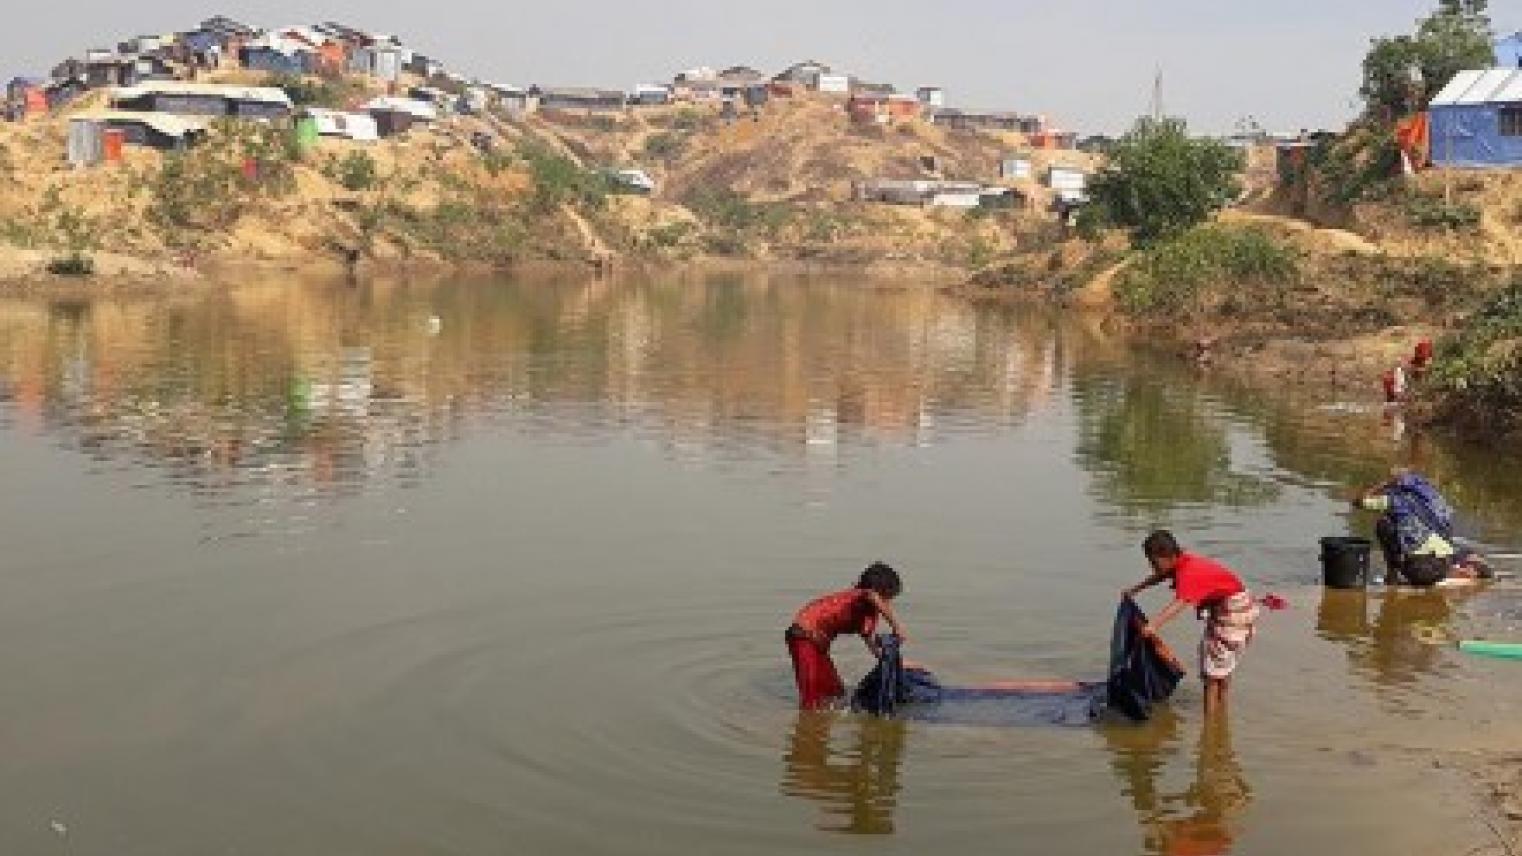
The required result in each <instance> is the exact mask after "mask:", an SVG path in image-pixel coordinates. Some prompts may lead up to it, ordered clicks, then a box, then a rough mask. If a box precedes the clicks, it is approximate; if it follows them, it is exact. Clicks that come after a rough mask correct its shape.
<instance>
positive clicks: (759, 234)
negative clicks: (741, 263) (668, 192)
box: [682, 187, 793, 256]
mask: <svg viewBox="0 0 1522 856" xmlns="http://www.w3.org/2000/svg"><path fill="white" fill-rule="evenodd" d="M682 203H683V204H684V205H686V206H687V209H688V210H689V211H691V212H692V213H693V214H694V215H696V216H697V217H698V219H700V220H702V221H703V223H704V224H705V225H706V226H707V227H708V234H707V235H706V236H705V238H704V243H705V244H706V245H707V248H708V250H709V251H710V252H712V253H715V254H717V255H724V256H737V255H744V254H745V253H746V252H747V251H748V250H749V248H750V243H751V241H753V240H755V239H757V238H761V239H772V238H775V237H776V236H777V235H778V234H779V233H781V232H782V230H783V229H785V228H786V227H787V226H788V224H790V223H791V222H792V220H793V210H792V208H791V207H790V206H788V205H786V204H783V203H778V202H752V201H750V200H749V199H747V198H745V196H744V195H742V194H740V193H738V192H736V191H734V190H731V189H729V188H727V187H700V188H698V189H696V190H693V191H691V192H689V193H688V194H687V195H686V196H685V197H683V199H682Z"/></svg>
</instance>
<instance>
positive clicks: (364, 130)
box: [306, 107, 380, 143]
mask: <svg viewBox="0 0 1522 856" xmlns="http://www.w3.org/2000/svg"><path fill="white" fill-rule="evenodd" d="M306 114H307V115H308V116H310V117H312V120H313V121H315V122H316V123H317V133H318V134H319V135H321V136H324V137H343V138H344V139H349V140H354V141H355V142H360V143H371V142H374V141H376V140H378V139H380V123H379V122H377V121H376V119H375V117H374V116H372V115H370V114H369V113H347V112H344V111H343V110H326V109H322V108H319V107H308V108H307V110H306Z"/></svg>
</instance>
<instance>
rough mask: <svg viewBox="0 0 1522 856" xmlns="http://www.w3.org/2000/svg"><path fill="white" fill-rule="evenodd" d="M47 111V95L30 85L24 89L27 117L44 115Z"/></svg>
mask: <svg viewBox="0 0 1522 856" xmlns="http://www.w3.org/2000/svg"><path fill="white" fill-rule="evenodd" d="M47 112H48V95H47V93H46V92H43V91H42V89H41V88H39V87H35V86H34V87H32V88H31V89H28V90H27V91H26V116H27V118H28V119H30V118H33V117H36V116H45V115H47Z"/></svg>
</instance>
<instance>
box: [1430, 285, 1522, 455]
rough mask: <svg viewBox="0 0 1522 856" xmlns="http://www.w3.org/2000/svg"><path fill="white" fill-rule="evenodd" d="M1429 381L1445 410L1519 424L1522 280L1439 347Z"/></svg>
mask: <svg viewBox="0 0 1522 856" xmlns="http://www.w3.org/2000/svg"><path fill="white" fill-rule="evenodd" d="M1430 377H1431V383H1432V384H1433V386H1434V387H1435V388H1436V390H1437V391H1438V393H1439V395H1440V396H1442V397H1443V398H1445V399H1447V403H1448V404H1449V406H1450V407H1461V408H1463V409H1466V410H1480V411H1485V412H1489V413H1490V414H1492V415H1495V416H1498V417H1500V419H1501V421H1504V422H1507V423H1510V424H1513V425H1515V424H1516V423H1518V421H1519V420H1522V275H1519V276H1517V277H1516V278H1515V279H1513V281H1512V283H1511V285H1510V286H1509V287H1507V288H1506V289H1505V290H1503V291H1501V292H1500V293H1499V294H1497V295H1496V296H1495V297H1493V298H1492V299H1491V300H1490V301H1489V302H1487V303H1486V304H1485V305H1484V306H1483V307H1482V308H1481V309H1480V310H1479V311H1477V312H1475V313H1474V314H1473V315H1472V316H1471V317H1470V318H1469V319H1468V321H1467V323H1465V325H1464V326H1463V328H1462V329H1461V330H1460V331H1459V332H1458V333H1457V334H1455V335H1452V336H1449V337H1448V338H1446V339H1444V340H1443V341H1442V342H1441V343H1439V345H1438V348H1437V355H1436V360H1435V361H1434V362H1433V366H1432V372H1431V375H1430Z"/></svg>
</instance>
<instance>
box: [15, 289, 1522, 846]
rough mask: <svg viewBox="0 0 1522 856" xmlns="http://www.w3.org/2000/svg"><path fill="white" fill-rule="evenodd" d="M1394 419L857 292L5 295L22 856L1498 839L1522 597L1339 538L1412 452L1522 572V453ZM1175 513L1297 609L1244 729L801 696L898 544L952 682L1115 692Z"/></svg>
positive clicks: (936, 306) (1193, 690)
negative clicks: (1103, 687) (1324, 554)
mask: <svg viewBox="0 0 1522 856" xmlns="http://www.w3.org/2000/svg"><path fill="white" fill-rule="evenodd" d="M1369 403H1370V401H1369V400H1368V399H1367V398H1356V397H1355V398H1353V399H1350V400H1346V401H1340V402H1339V401H1330V402H1329V401H1326V400H1324V399H1322V398H1319V397H1316V396H1311V395H1303V394H1300V393H1298V392H1296V391H1295V390H1292V389H1283V390H1268V391H1265V390H1263V389H1255V390H1249V389H1242V388H1238V387H1236V386H1234V385H1232V384H1231V383H1229V382H1227V381H1224V380H1221V379H1218V378H1209V377H1204V378H1202V377H1199V376H1197V375H1195V374H1193V373H1191V372H1190V371H1188V370H1186V369H1185V368H1184V367H1183V366H1180V365H1178V364H1177V363H1176V362H1174V361H1172V360H1170V359H1167V358H1164V357H1159V356H1153V355H1149V354H1147V353H1146V352H1144V351H1140V350H1136V349H1134V348H1131V347H1128V346H1126V345H1124V344H1121V343H1117V342H1114V341H1112V340H1110V339H1108V338H1106V337H1105V336H1104V335H1102V334H1101V333H1099V332H1097V331H1095V330H1093V329H1089V328H1086V327H1085V326H1084V325H1083V324H1080V323H1075V322H1072V321H1063V320H1059V319H1055V318H1052V317H1050V316H1047V315H1044V314H1042V313H1037V312H1020V311H1012V310H1001V309H984V308H976V307H972V306H969V305H967V304H965V303H962V302H958V301H956V300H953V299H950V298H946V297H942V296H938V295H937V294H935V293H934V292H933V291H931V290H929V289H925V288H919V287H905V286H902V285H885V284H881V283H872V282H865V281H856V280H852V279H848V278H840V277H833V278H822V277H816V278H808V277H797V276H789V277H767V276H764V275H757V276H707V277H703V276H676V275H672V276H651V277H644V278H629V279H624V280H618V281H589V280H585V279H580V278H559V279H557V278H536V279H533V280H506V281H488V282H442V283H368V284H345V283H342V282H309V283H290V282H250V283H248V284H247V285H245V286H242V287H238V288H234V289H231V290H229V291H227V292H225V293H224V292H217V293H205V294H193V295H185V296H178V297H162V298H154V299H148V298H137V299H123V300H111V299H99V300H86V301H59V302H49V301H47V300H45V299H24V300H22V299H16V300H6V301H0V474H3V484H4V490H3V491H0V540H3V543H4V551H3V554H0V555H3V558H0V680H3V682H4V687H5V691H4V693H0V723H3V726H0V757H3V758H4V764H3V766H0V852H4V853H8V854H9V853H15V854H31V853H37V854H53V853H59V854H112V856H129V855H130V854H145V856H146V854H155V855H156V856H158V855H160V854H210V853H246V854H272V853H280V854H325V856H334V854H422V853H430V854H433V853H437V854H446V853H447V854H477V853H651V854H670V853H712V854H771V853H780V852H796V853H850V854H862V853H926V852H932V851H935V850H939V851H942V852H968V853H987V852H1029V853H1075V854H1080V853H1135V852H1141V853H1226V852H1232V853H1259V854H1276V853H1287V852H1301V853H1370V854H1381V856H1390V854H1402V853H1413V854H1414V853H1424V854H1425V853H1454V854H1462V853H1465V852H1466V851H1469V850H1471V849H1472V848H1475V847H1480V846H1484V845H1486V844H1488V843H1490V841H1491V838H1490V836H1491V833H1490V832H1489V831H1488V830H1487V829H1486V827H1485V826H1484V824H1483V823H1482V821H1481V820H1480V819H1479V818H1480V816H1481V815H1482V814H1483V813H1484V811H1486V806H1485V805H1484V803H1483V802H1482V801H1479V800H1477V798H1476V794H1475V789H1474V788H1473V787H1472V786H1471V785H1472V780H1471V778H1470V777H1469V775H1468V773H1467V771H1466V769H1465V767H1464V764H1463V762H1464V761H1465V759H1470V760H1473V759H1481V758H1484V757H1486V756H1487V755H1489V754H1490V753H1495V752H1501V751H1504V750H1509V749H1514V748H1515V747H1516V745H1517V738H1518V737H1519V736H1522V735H1519V732H1522V728H1519V727H1518V726H1517V725H1516V723H1517V722H1518V714H1519V712H1522V692H1519V691H1518V690H1517V689H1516V687H1517V680H1516V678H1517V676H1518V672H1517V671H1516V670H1517V669H1518V668H1522V667H1519V666H1517V665H1516V664H1507V663H1499V662H1493V661H1486V660H1479V659H1468V658H1465V657H1463V656H1461V655H1460V654H1458V653H1457V652H1456V651H1455V650H1454V649H1453V647H1452V644H1451V642H1452V640H1454V639H1456V638H1461V637H1465V636H1473V635H1488V636H1492V637H1496V638H1507V636H1508V634H1510V638H1522V599H1519V598H1518V597H1517V596H1516V593H1515V592H1514V590H1513V589H1512V588H1511V587H1510V586H1509V585H1505V584H1502V585H1498V586H1495V587H1493V588H1491V589H1489V590H1487V591H1482V592H1467V593H1426V594H1418V593H1399V594H1388V595H1387V594H1385V593H1383V592H1380V591H1378V590H1374V591H1371V592H1369V593H1367V594H1362V593H1360V594H1347V593H1329V594H1324V593H1323V592H1322V591H1321V589H1320V587H1319V586H1318V585H1317V584H1316V583H1317V568H1316V540H1317V538H1318V537H1320V536H1322V535H1333V534H1345V533H1348V532H1351V531H1360V530H1363V529H1365V528H1367V527H1368V525H1369V524H1370V521H1369V520H1368V519H1366V518H1364V517H1361V516H1357V515H1353V514H1351V513H1349V512H1347V511H1345V509H1344V506H1343V503H1342V496H1343V494H1344V493H1345V492H1346V491H1347V490H1348V488H1349V487H1350V486H1351V485H1354V484H1358V483H1362V482H1367V481H1370V480H1372V479H1374V478H1375V477H1377V476H1378V475H1379V473H1380V472H1382V471H1383V470H1385V469H1386V468H1387V467H1389V466H1390V465H1391V464H1393V463H1416V464H1418V465H1420V466H1422V467H1423V468H1425V469H1426V470H1428V471H1429V472H1432V473H1434V474H1435V475H1436V476H1437V477H1438V478H1440V479H1441V480H1442V482H1443V484H1444V486H1445V487H1446V488H1447V489H1448V490H1449V492H1450V494H1451V495H1452V497H1453V498H1454V499H1455V500H1456V501H1457V504H1459V505H1460V506H1461V508H1462V509H1463V511H1464V515H1465V524H1464V525H1465V527H1466V528H1467V530H1468V532H1469V533H1470V534H1471V535H1472V536H1473V537H1474V538H1475V539H1476V540H1477V541H1479V542H1480V543H1482V544H1485V545H1487V546H1489V547H1491V548H1494V549H1499V550H1506V549H1510V550H1512V551H1515V550H1516V549H1517V546H1516V544H1517V542H1519V541H1522V480H1519V474H1522V467H1519V466H1518V464H1519V461H1518V459H1517V458H1515V457H1511V456H1509V455H1508V454H1507V453H1504V452H1496V451H1494V450H1485V449H1479V448H1471V447H1466V446H1464V445H1462V444H1458V443H1455V442H1453V441H1450V440H1445V439H1443V438H1440V437H1433V436H1426V435H1421V434H1418V433H1415V432H1410V431H1407V432H1404V433H1402V432H1400V431H1399V430H1398V427H1399V426H1397V425H1393V424H1391V423H1390V422H1389V420H1387V419H1384V418H1382V415H1381V414H1380V413H1379V412H1378V411H1377V410H1374V409H1371V408H1370V407H1369ZM1156 525H1168V526H1172V527H1175V528H1176V529H1177V530H1178V531H1179V532H1180V534H1181V535H1182V537H1183V538H1184V539H1185V540H1186V542H1187V543H1188V545H1190V546H1192V547H1195V548H1197V549H1199V550H1202V551H1204V552H1207V553H1210V554H1213V555H1216V556H1219V557H1221V558H1223V559H1225V560H1227V561H1228V562H1230V563H1231V564H1233V565H1234V566H1237V567H1238V568H1239V569H1240V570H1241V571H1242V572H1243V573H1244V575H1245V576H1246V577H1247V578H1248V580H1249V582H1250V584H1251V585H1252V586H1253V587H1254V588H1255V589H1256V590H1257V591H1259V592H1262V593H1266V592H1275V593H1278V594H1281V595H1283V596H1284V597H1286V598H1287V599H1288V600H1289V601H1290V603H1291V609H1289V610H1288V611H1285V612H1280V613H1274V614H1272V615H1271V616H1269V617H1268V618H1267V619H1266V620H1265V622H1264V624H1263V627H1262V630H1261V634H1260V636H1259V639H1258V640H1257V642H1256V643H1255V645H1254V647H1253V649H1252V650H1251V652H1250V655H1249V656H1248V658H1247V660H1246V663H1245V665H1244V668H1243V672H1242V674H1241V676H1240V678H1239V681H1238V683H1237V686H1236V687H1235V689H1234V690H1233V693H1234V698H1233V700H1232V703H1233V709H1232V712H1231V717H1230V722H1229V726H1228V727H1225V728H1217V727H1206V726H1205V725H1204V724H1203V723H1202V722H1201V717H1200V715H1199V711H1198V707H1199V703H1200V697H1199V696H1200V690H1199V685H1198V682H1197V681H1195V680H1193V679H1191V680H1190V681H1189V682H1187V683H1186V684H1185V685H1184V687H1183V689H1182V690H1181V692H1180V694H1179V696H1178V698H1177V699H1176V702H1175V703H1174V704H1173V705H1172V706H1171V707H1170V708H1169V709H1166V710H1165V711H1164V712H1163V713H1162V715H1161V716H1160V717H1159V718H1158V719H1157V720H1156V721H1155V722H1153V723H1151V724H1149V725H1147V726H1142V727H1136V726H1130V725H1122V724H1118V723H1102V724H1100V725H1097V726H1090V725H1080V726H1073V725H1066V726H1063V725H1056V724H1052V723H1050V722H1048V721H1045V720H1044V719H1043V718H1042V717H1040V716H1032V717H1030V718H1029V720H1028V721H1016V722H1010V723H1001V724H997V725H990V724H981V723H970V724H967V723H964V724H956V725H944V724H928V723H894V722H878V721H864V720H862V719H859V718H856V717H853V716H850V715H846V714H838V715H825V716H800V715H799V714H797V713H795V712H794V711H793V709H792V706H793V693H792V688H791V683H790V674H789V671H788V667H787V660H786V656H785V653H784V650H783V647H782V644H781V631H782V628H783V626H784V624H785V623H786V622H787V620H788V617H789V615H790V614H791V612H792V611H793V610H794V609H795V608H796V607H797V606H798V605H799V604H800V603H801V602H802V601H804V600H805V599H807V598H808V597H810V596H811V595H814V594H817V593H819V592H823V591H826V590H830V589H832V588H836V587H841V586H844V585H846V584H847V583H849V582H850V580H851V579H852V577H853V575H854V574H855V573H856V571H857V570H858V569H859V568H860V567H861V566H862V565H863V564H865V563H866V562H868V561H870V560H872V559H877V558H883V559H887V560H889V561H892V562H894V563H895V564H897V565H898V566H899V567H900V568H901V570H902V571H903V573H904V575H905V579H906V582H907V589H906V593H905V595H904V597H903V599H902V601H901V607H900V609H901V611H902V614H903V616H904V618H905V620H906V622H907V623H908V626H909V628H910V631H911V635H912V641H911V645H910V651H909V653H910V654H911V655H912V656H913V657H915V658H916V659H920V660H924V661H927V662H929V663H931V664H932V665H933V666H934V667H935V668H936V669H937V670H938V671H939V672H940V674H941V676H942V677H943V678H945V679H947V680H949V681H953V682H964V681H977V680H988V679H1014V678H1093V677H1096V676H1098V675H1100V674H1102V672H1103V669H1104V666H1105V657H1106V643H1107V635H1108V631H1109V623H1110V619H1111V617H1112V615H1113V610H1114V605H1115V598H1116V595H1117V592H1118V591H1119V589H1120V588H1121V587H1122V586H1123V585H1126V584H1127V583H1129V582H1132V581H1134V580H1135V579H1137V578H1139V576H1140V575H1141V573H1142V571H1143V568H1142V565H1141V562H1140V560H1139V557H1138V553H1137V548H1136V544H1137V542H1138V540H1139V538H1140V537H1141V536H1142V535H1143V534H1144V533H1145V531H1147V529H1148V528H1150V527H1152V526H1156ZM1158 597H1159V596H1153V597H1151V598H1149V599H1148V600H1147V602H1146V604H1145V605H1147V606H1149V607H1151V608H1152V609H1154V610H1155V609H1158V608H1160V606H1161V602H1160V601H1159V600H1158ZM1196 632H1197V630H1196V627H1195V626H1194V623H1193V622H1192V621H1189V620H1181V621H1180V622H1178V623H1177V624H1176V625H1175V626H1174V627H1172V628H1170V629H1169V631H1168V633H1167V635H1168V637H1169V638H1170V639H1171V640H1172V641H1173V642H1174V644H1175V647H1177V648H1178V649H1179V650H1180V651H1181V652H1188V651H1190V650H1192V647H1193V641H1194V637H1195V634H1196ZM859 647H860V646H853V645H851V644H848V642H846V641H842V642H841V643H840V647H839V648H838V651H839V659H840V661H841V663H842V668H843V670H844V671H845V672H846V674H847V677H848V679H849V678H851V677H854V676H856V675H859V674H861V672H862V671H863V670H864V669H865V668H866V666H867V660H866V657H865V655H864V654H863V653H862V652H861V651H860V650H859Z"/></svg>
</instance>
